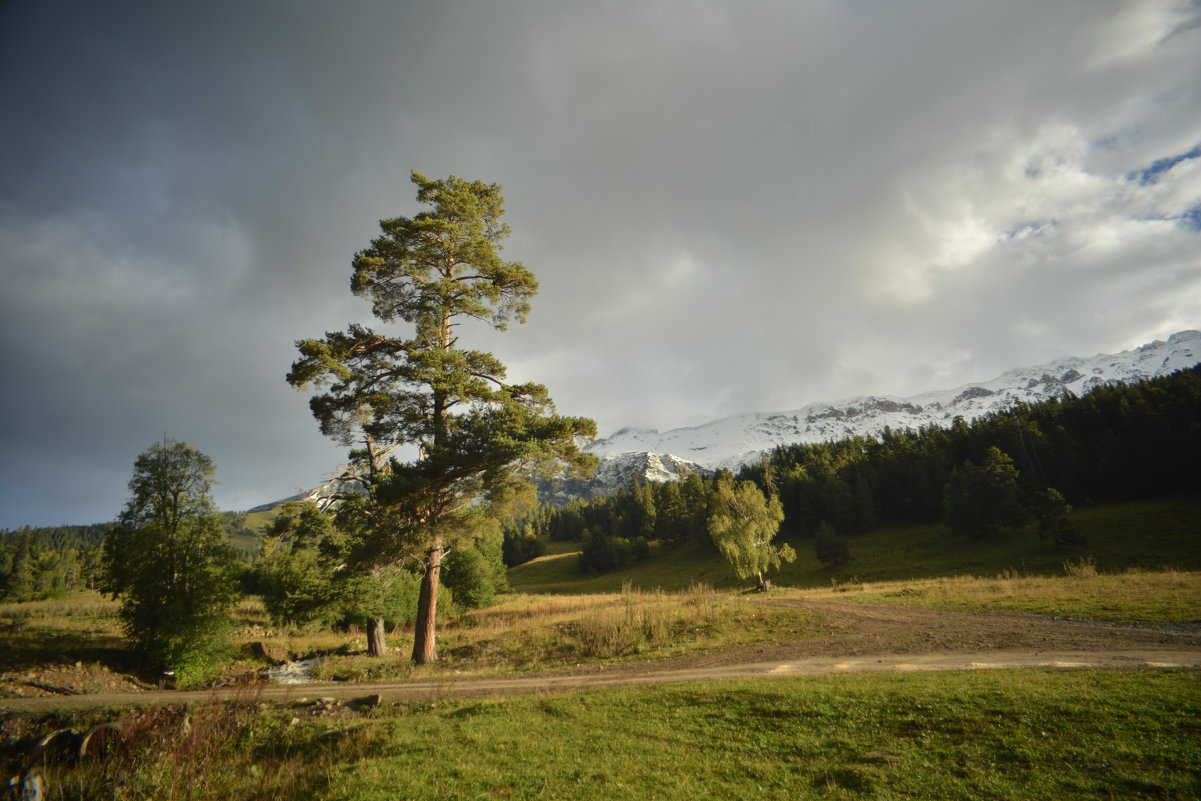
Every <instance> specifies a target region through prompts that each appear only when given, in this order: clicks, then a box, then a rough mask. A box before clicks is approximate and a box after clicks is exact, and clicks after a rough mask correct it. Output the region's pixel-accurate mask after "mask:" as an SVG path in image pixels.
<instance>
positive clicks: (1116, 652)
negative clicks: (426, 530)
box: [0, 599, 1201, 711]
mask: <svg viewBox="0 0 1201 801" xmlns="http://www.w3.org/2000/svg"><path fill="white" fill-rule="evenodd" d="M762 603H769V604H773V605H782V606H788V607H796V608H797V609H798V610H803V611H804V612H806V613H808V614H810V615H812V616H814V617H816V618H817V619H818V620H819V621H820V622H819V625H820V628H821V630H822V634H821V635H819V636H814V637H806V638H802V639H799V640H792V641H787V642H773V643H761V644H758V645H755V646H750V647H741V648H736V649H728V650H721V651H708V652H703V653H698V654H693V655H690V656H688V657H685V658H681V659H675V660H668V661H659V662H642V663H633V664H622V665H608V666H605V667H599V666H592V667H584V668H579V669H575V670H571V671H559V672H554V673H545V674H540V675H532V676H520V677H482V678H481V677H469V676H459V675H454V674H445V673H444V674H438V675H436V676H435V677H433V678H431V679H428V680H422V681H407V682H371V683H355V684H306V685H297V686H287V687H283V686H267V687H264V686H257V687H252V688H236V689H222V690H206V691H191V692H142V693H103V694H94V695H74V696H58V697H49V698H21V699H4V700H0V710H14V711H15V710H39V709H52V708H64V707H73V708H83V707H99V706H117V705H124V704H147V703H153V704H163V703H182V702H188V701H198V700H206V699H211V698H222V699H227V698H237V697H241V698H253V699H255V700H261V701H286V700H290V699H296V698H300V697H307V698H315V697H324V698H341V699H346V698H360V697H365V696H371V695H379V696H380V697H381V699H383V700H426V699H430V698H443V697H449V696H479V695H497V694H515V693H535V692H551V691H556V690H568V689H583V688H598V687H614V686H633V685H648V684H663V683H669V682H695V681H715V680H721V679H738V678H750V677H756V676H796V675H823V674H826V675H829V674H839V673H863V672H881V671H889V672H904V671H916V670H969V669H989V668H1030V667H1063V668H1070V667H1102V668H1115V669H1119V668H1201V626H1199V625H1197V624H1181V625H1165V626H1156V627H1151V626H1129V625H1119V624H1112V623H1104V622H1097V621H1081V620H1053V619H1049V618H1046V617H1043V616H1039V615H1027V614H1015V613H1000V612H997V613H982V612H981V613H966V612H948V611H945V610H935V609H926V608H922V607H915V606H902V605H892V604H858V603H847V602H842V601H817V600H767V599H765V600H764V601H762Z"/></svg>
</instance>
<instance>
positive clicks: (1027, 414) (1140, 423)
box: [505, 366, 1201, 572]
mask: <svg viewBox="0 0 1201 801" xmlns="http://www.w3.org/2000/svg"><path fill="white" fill-rule="evenodd" d="M1199 453H1201V366H1199V367H1194V368H1192V369H1189V370H1183V371H1180V372H1177V373H1174V374H1172V375H1169V376H1165V377H1162V378H1157V379H1153V380H1148V381H1143V382H1140V383H1137V384H1130V385H1125V384H1115V385H1110V386H1101V387H1098V388H1097V389H1095V390H1094V391H1092V392H1090V393H1088V394H1086V395H1084V396H1082V397H1075V396H1071V395H1067V396H1064V397H1062V398H1058V399H1053V400H1050V401H1046V402H1044V403H1039V404H1033V405H1025V404H1019V405H1017V406H1015V407H1013V408H1011V409H1009V410H1008V411H1005V412H1002V413H997V414H993V415H989V416H986V417H982V418H979V419H977V420H975V421H973V422H970V423H969V422H966V421H964V420H962V419H957V420H956V421H955V422H954V423H953V424H952V425H951V426H950V427H949V428H945V429H944V428H938V427H934V426H931V427H926V428H923V429H921V430H918V431H910V430H904V431H891V430H888V429H885V431H884V432H883V434H882V436H881V437H880V439H878V440H877V439H873V438H869V437H857V438H851V439H844V440H841V441H838V442H827V443H820V444H808V445H789V446H784V447H780V448H777V449H776V450H775V451H774V452H773V453H772V454H771V455H770V456H769V457H768V458H767V459H765V460H764V461H763V462H762V463H760V464H757V465H751V466H747V467H744V468H743V469H742V470H741V471H740V473H739V475H738V478H740V479H749V480H752V481H754V482H755V483H756V484H757V485H758V486H759V487H760V489H761V490H763V491H764V493H766V494H769V495H770V494H775V495H778V497H779V498H780V500H781V502H782V504H783V507H784V513H785V520H784V523H783V526H782V529H783V531H784V532H785V534H786V535H787V536H790V537H814V536H816V535H818V533H819V532H821V533H822V535H823V536H824V537H826V538H827V539H829V538H831V537H834V538H837V537H838V536H840V535H843V534H847V533H854V532H860V531H866V530H870V529H872V528H875V527H877V526H880V525H884V524H893V523H936V522H939V521H942V522H945V523H947V525H948V526H950V527H951V529H952V530H953V531H955V532H956V533H961V534H963V535H964V536H967V537H971V538H977V539H986V538H988V537H991V536H995V535H996V534H997V533H998V532H999V531H1000V530H1002V529H1004V528H1006V527H1012V526H1017V525H1023V524H1027V523H1035V524H1037V530H1038V531H1039V533H1040V534H1045V535H1047V536H1050V537H1051V538H1053V539H1055V541H1056V542H1057V543H1058V542H1065V543H1066V542H1070V541H1072V537H1073V536H1074V535H1073V534H1072V532H1071V531H1070V527H1068V525H1067V524H1066V512H1067V510H1068V508H1069V506H1070V505H1071V504H1075V505H1086V504H1090V503H1104V502H1112V501H1131V500H1139V499H1146V498H1151V497H1155V496H1162V495H1173V494H1191V493H1196V492H1197V491H1198V490H1199V489H1201V463H1199V461H1198V456H1197V455H1198V454H1199ZM715 481H716V477H713V476H709V477H702V476H699V475H692V476H689V477H688V478H687V479H685V480H684V481H680V482H671V483H664V484H642V483H640V482H637V481H635V483H633V484H632V485H631V486H630V487H629V488H627V489H625V490H623V491H622V492H619V493H616V494H614V495H612V496H609V497H605V498H599V499H593V500H589V501H579V500H576V501H572V502H570V503H568V504H567V505H566V506H564V507H562V508H552V507H547V506H544V507H541V508H540V509H539V510H538V511H537V512H536V513H535V514H534V515H532V516H530V517H529V518H528V519H526V520H524V521H521V522H520V523H514V524H510V525H509V527H508V528H507V531H506V543H505V558H506V561H507V562H508V563H509V564H517V563H519V562H521V561H525V560H526V559H529V558H532V557H534V556H537V555H538V553H539V551H538V547H537V539H536V537H539V536H540V537H543V538H549V539H552V540H577V541H579V542H580V543H581V546H582V549H581V550H582V552H581V555H580V568H581V570H582V571H584V572H593V571H595V572H602V571H605V570H610V569H613V568H617V567H620V566H622V565H624V564H627V563H628V562H630V561H633V560H635V559H638V558H639V557H640V556H644V555H645V554H646V543H647V542H648V541H650V540H656V539H657V540H666V541H670V542H674V543H685V542H692V541H704V540H705V539H706V529H705V519H706V515H707V508H708V504H709V502H710V496H711V494H712V490H713V486H714V483H715ZM831 547H832V548H833V549H834V550H833V551H829V552H830V554H831V556H830V561H836V560H837V558H838V553H837V551H838V546H837V540H836V539H835V540H834V542H833V545H832V546H831Z"/></svg>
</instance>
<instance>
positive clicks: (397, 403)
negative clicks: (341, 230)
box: [288, 172, 596, 664]
mask: <svg viewBox="0 0 1201 801" xmlns="http://www.w3.org/2000/svg"><path fill="white" fill-rule="evenodd" d="M412 180H413V183H414V184H416V186H417V200H418V201H419V202H420V203H422V204H425V205H427V206H429V207H430V208H429V209H428V210H426V211H422V212H420V213H418V214H417V215H415V216H413V217H411V218H410V217H397V218H395V219H390V220H383V221H381V222H380V230H381V234H380V236H379V237H378V238H376V239H375V240H374V241H373V242H372V243H371V246H370V247H368V248H367V249H365V250H363V251H361V252H359V253H358V254H356V256H355V258H354V262H353V273H352V277H351V291H352V292H353V293H354V294H355V295H358V296H359V297H362V298H365V299H366V300H368V301H370V302H371V305H372V311H373V313H374V315H375V316H376V317H377V318H378V319H379V320H381V321H382V322H384V323H402V324H406V325H407V326H409V327H410V330H409V332H408V336H407V337H397V336H392V335H388V334H385V333H378V332H376V331H374V330H372V329H370V328H367V327H365V326H362V325H351V326H350V327H349V328H348V329H347V330H346V331H342V332H335V333H328V334H326V336H325V338H324V339H320V340H317V339H307V340H301V341H299V342H297V347H298V349H299V351H300V358H299V359H298V360H297V361H296V362H295V363H294V364H293V365H292V370H291V372H289V374H288V381H289V383H291V384H292V385H293V386H295V387H298V388H302V389H303V388H309V387H316V388H319V389H324V391H322V392H320V394H317V395H315V396H314V397H313V398H312V399H311V401H310V407H311V408H312V411H313V414H314V416H315V417H316V418H317V420H318V422H319V423H320V426H321V431H322V432H323V433H324V434H326V435H327V436H330V437H333V438H334V439H336V440H338V441H340V442H342V443H343V444H346V445H355V444H358V445H360V446H361V447H360V448H359V449H357V450H355V451H352V461H353V464H352V468H353V470H354V475H355V476H356V477H357V478H358V479H359V480H360V481H361V482H362V484H363V486H364V487H365V489H366V491H367V492H368V495H369V504H368V507H367V510H366V512H367V517H368V523H367V524H366V525H367V527H368V528H369V529H370V531H371V536H370V537H369V538H368V539H367V541H366V543H365V547H364V548H363V549H362V550H361V551H360V552H359V554H358V556H357V559H356V562H357V564H358V567H359V569H361V570H370V569H372V567H373V566H379V565H388V564H395V563H396V562H398V561H400V560H402V559H405V558H416V560H417V561H418V562H419V564H420V567H421V571H422V575H423V579H422V586H421V596H420V602H419V607H418V620H417V627H416V632H415V636H414V644H413V661H414V662H416V663H418V664H425V663H427V662H431V661H433V660H434V659H436V657H437V649H436V644H435V620H436V613H437V603H438V588H439V585H440V572H441V567H442V556H443V553H444V550H445V549H446V547H447V546H448V545H449V544H450V543H452V542H453V541H455V540H458V539H462V538H469V537H471V536H473V534H474V533H475V531H476V529H477V524H478V522H479V519H480V518H479V515H480V514H482V513H483V511H482V510H481V508H480V507H481V501H485V502H487V503H489V504H493V505H497V504H503V503H506V502H508V501H511V500H512V499H513V498H514V497H515V496H516V495H518V494H520V493H522V492H523V491H526V490H528V488H529V483H528V480H527V479H528V478H529V477H530V476H532V475H533V474H534V473H535V472H540V473H542V474H543V475H547V476H549V475H550V472H551V471H552V469H553V465H554V464H555V463H561V462H566V463H568V464H569V465H571V466H572V467H573V468H575V469H577V470H590V469H591V467H592V466H593V465H594V464H595V459H594V458H593V457H591V456H590V455H588V454H585V453H583V452H582V451H581V450H580V448H579V443H580V441H581V440H582V439H584V438H589V437H592V436H594V435H595V431H596V427H595V424H594V423H593V422H592V421H591V420H587V419H584V418H576V417H562V416H559V415H557V414H556V413H555V409H554V405H553V403H552V402H551V399H550V396H549V394H548V393H547V390H546V388H545V387H543V386H541V385H538V384H509V383H506V381H505V367H504V365H503V364H502V363H501V362H500V361H499V360H498V359H496V358H495V357H494V356H492V355H491V354H489V353H485V352H483V351H476V350H466V349H464V348H462V347H460V345H459V337H458V334H457V331H458V330H459V327H460V326H461V325H462V324H463V323H464V322H466V321H469V320H475V321H478V322H480V323H484V324H486V325H489V326H491V327H493V328H494V329H497V330H504V329H505V328H506V327H507V326H508V324H509V323H510V322H512V321H514V320H516V321H517V322H520V323H523V322H525V319H526V315H527V314H528V313H529V309H530V298H531V297H532V296H533V295H534V293H535V292H536V291H537V286H538V285H537V281H536V280H535V279H534V276H533V274H532V273H530V271H529V270H527V269H526V268H525V266H524V265H522V264H521V263H520V262H515V261H514V262H506V261H504V260H503V259H502V258H501V256H500V248H501V245H500V242H501V240H503V239H504V238H505V237H506V236H508V234H509V226H508V225H507V224H505V223H504V222H503V220H502V217H503V214H504V198H503V196H502V195H501V187H500V186H499V185H497V184H485V183H482V182H480V181H467V180H464V179H461V178H457V177H455V176H451V177H449V178H447V179H445V180H431V179H429V178H426V177H425V176H424V175H421V174H420V173H417V172H414V173H413V175H412ZM401 445H411V446H416V450H417V456H416V458H415V459H414V460H412V461H401V460H400V459H399V458H395V457H394V456H393V454H394V453H395V451H396V449H397V447H398V446H401ZM376 623H378V621H376ZM373 628H374V630H376V631H377V632H381V633H382V627H380V626H373ZM376 640H377V642H378V643H379V644H380V645H381V646H382V638H381V637H377V638H376ZM372 650H373V652H378V651H379V650H382V649H376V648H373V649H372Z"/></svg>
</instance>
